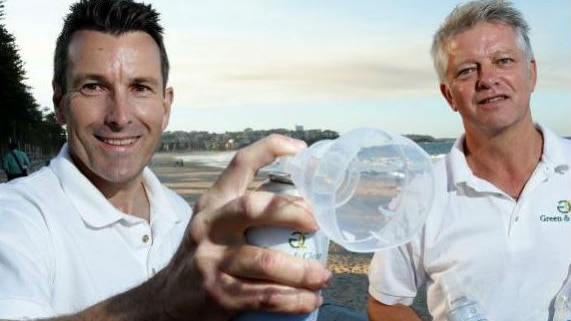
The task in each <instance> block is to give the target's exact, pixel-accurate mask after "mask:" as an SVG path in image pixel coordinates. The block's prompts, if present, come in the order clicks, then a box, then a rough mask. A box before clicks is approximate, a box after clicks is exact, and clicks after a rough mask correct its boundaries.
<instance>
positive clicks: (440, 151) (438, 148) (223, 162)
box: [179, 140, 454, 168]
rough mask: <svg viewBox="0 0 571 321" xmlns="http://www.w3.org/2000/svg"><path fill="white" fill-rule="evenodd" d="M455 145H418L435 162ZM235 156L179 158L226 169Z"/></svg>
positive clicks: (219, 153) (211, 153)
mask: <svg viewBox="0 0 571 321" xmlns="http://www.w3.org/2000/svg"><path fill="white" fill-rule="evenodd" d="M453 144H454V140H443V141H438V142H430V143H419V144H418V145H419V146H420V147H421V148H422V149H424V150H425V151H426V152H427V153H428V154H429V155H430V156H431V157H432V159H433V160H437V159H439V158H441V157H443V156H444V155H445V154H447V153H448V152H449V151H450V148H452V145H453ZM235 154H236V151H199V152H190V153H187V154H183V155H180V156H179V158H180V159H182V160H183V161H184V162H185V163H189V164H198V165H205V166H212V167H218V168H225V167H226V166H228V163H230V160H232V157H234V155H235Z"/></svg>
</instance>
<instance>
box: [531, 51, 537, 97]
mask: <svg viewBox="0 0 571 321" xmlns="http://www.w3.org/2000/svg"><path fill="white" fill-rule="evenodd" d="M529 78H530V79H529V80H530V81H531V91H532V92H533V91H534V90H535V84H536V83H537V63H536V62H535V59H531V61H530V62H529Z"/></svg>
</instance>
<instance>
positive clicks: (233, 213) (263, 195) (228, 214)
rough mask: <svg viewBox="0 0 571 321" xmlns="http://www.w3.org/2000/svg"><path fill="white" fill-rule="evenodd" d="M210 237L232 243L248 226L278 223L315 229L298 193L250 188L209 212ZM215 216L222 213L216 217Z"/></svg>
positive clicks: (309, 211) (315, 225) (285, 225)
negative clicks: (280, 193) (287, 193)
mask: <svg viewBox="0 0 571 321" xmlns="http://www.w3.org/2000/svg"><path fill="white" fill-rule="evenodd" d="M210 216H211V217H210V219H211V220H210V222H211V224H212V225H211V230H212V233H211V238H212V240H213V241H215V242H220V243H226V244H232V243H237V242H240V241H243V240H244V233H245V232H246V230H247V229H248V228H251V227H259V226H280V227H286V228H291V229H296V230H301V231H305V232H312V231H315V230H317V229H318V226H317V223H316V221H315V219H314V218H313V215H312V214H311V208H310V206H309V204H308V203H307V202H306V201H305V200H304V199H303V198H301V197H295V196H289V195H277V194H273V193H269V192H253V193H250V194H247V195H244V196H241V197H239V198H236V199H234V200H232V201H230V202H228V203H227V204H226V205H224V206H223V207H222V208H220V209H219V210H216V211H214V212H212V213H210ZM218 216H223V217H221V218H220V219H217V217H218Z"/></svg>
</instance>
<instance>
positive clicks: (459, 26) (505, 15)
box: [431, 0, 533, 83]
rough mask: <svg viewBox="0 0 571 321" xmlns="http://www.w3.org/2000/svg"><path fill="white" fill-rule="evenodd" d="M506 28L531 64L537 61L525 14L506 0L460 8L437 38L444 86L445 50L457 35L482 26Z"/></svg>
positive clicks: (438, 64)
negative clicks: (481, 24) (513, 35)
mask: <svg viewBox="0 0 571 321" xmlns="http://www.w3.org/2000/svg"><path fill="white" fill-rule="evenodd" d="M483 22H488V23H494V24H505V25H507V26H510V27H512V28H513V30H514V32H515V35H516V43H517V45H518V47H520V48H521V49H522V50H523V51H524V53H525V57H526V60H527V63H528V64H529V62H530V61H531V60H532V59H533V50H532V48H531V43H530V40H529V36H528V33H529V26H528V24H527V22H526V21H525V19H524V18H523V15H522V13H521V12H520V11H519V10H517V9H516V8H515V7H514V6H513V4H512V3H511V2H509V1H504V0H476V1H471V2H468V3H465V4H462V5H459V6H456V8H454V10H452V12H450V14H449V15H448V16H447V17H446V19H445V20H444V23H443V24H442V25H441V26H440V28H439V29H438V31H437V32H436V33H435V34H434V38H433V40H432V48H431V54H432V60H433V63H434V68H435V69H436V73H437V74H438V79H439V80H440V82H441V83H443V82H444V80H445V75H446V67H447V64H448V55H447V52H446V50H445V46H446V45H447V43H448V42H449V41H450V39H451V38H452V37H454V36H455V35H457V34H459V33H461V32H463V31H466V30H468V29H471V28H473V27H474V26H475V25H477V24H478V23H483Z"/></svg>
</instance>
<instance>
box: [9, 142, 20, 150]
mask: <svg viewBox="0 0 571 321" xmlns="http://www.w3.org/2000/svg"><path fill="white" fill-rule="evenodd" d="M16 148H18V143H16V142H10V149H16Z"/></svg>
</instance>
